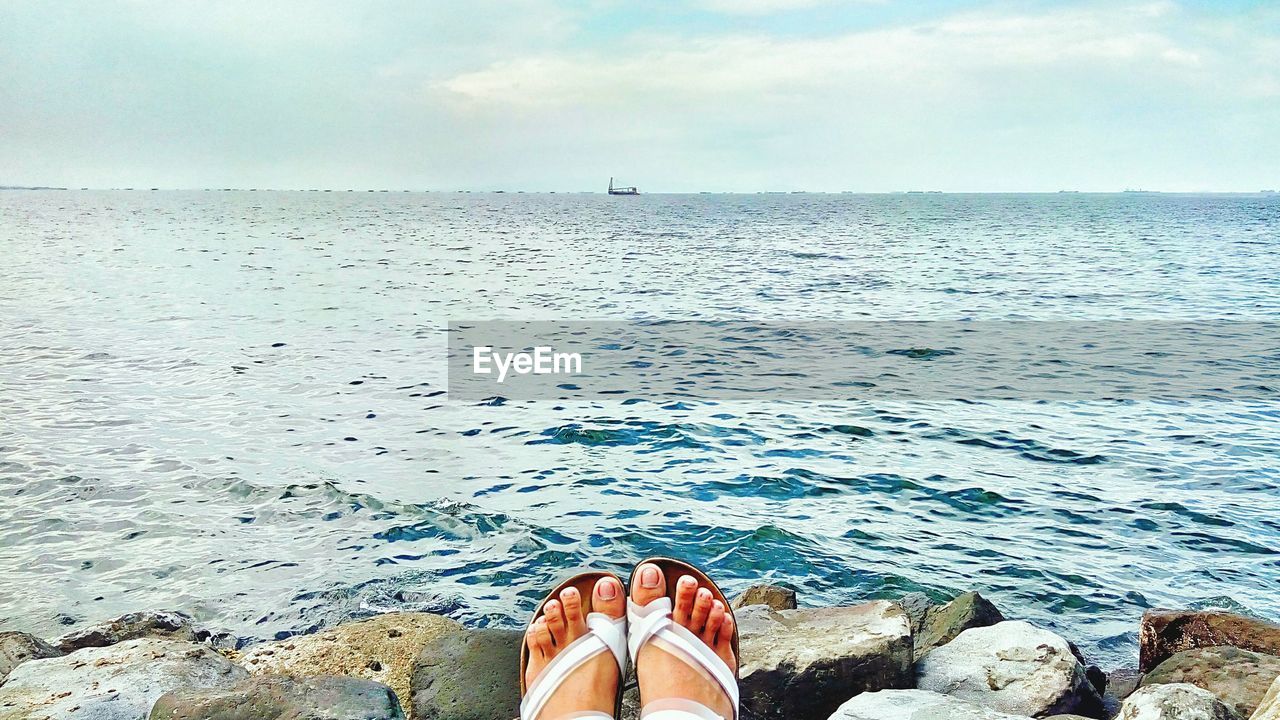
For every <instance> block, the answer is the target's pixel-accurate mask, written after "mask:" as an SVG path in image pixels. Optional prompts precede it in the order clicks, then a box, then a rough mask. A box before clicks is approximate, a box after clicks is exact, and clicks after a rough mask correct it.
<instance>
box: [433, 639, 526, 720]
mask: <svg viewBox="0 0 1280 720" xmlns="http://www.w3.org/2000/svg"><path fill="white" fill-rule="evenodd" d="M523 637H524V635H523V633H521V632H519V631H515V630H463V631H460V632H452V633H444V634H442V635H440V636H439V637H437V638H435V639H434V640H432V641H431V642H429V643H427V644H426V645H425V646H424V647H423V648H422V651H421V652H419V653H418V657H417V659H416V660H415V661H414V663H413V677H412V679H411V681H410V685H411V687H412V695H411V696H410V697H411V698H412V700H411V702H412V712H411V714H412V715H413V717H414V718H416V720H437V719H441V720H444V719H447V720H495V719H498V718H513V717H516V716H517V715H519V714H520V671H519V668H520V643H521V641H522V639H523Z"/></svg>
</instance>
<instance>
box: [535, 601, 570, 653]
mask: <svg viewBox="0 0 1280 720" xmlns="http://www.w3.org/2000/svg"><path fill="white" fill-rule="evenodd" d="M542 613H543V615H542V617H544V618H545V619H546V621H547V630H548V631H550V633H551V639H552V640H553V641H555V644H556V647H564V646H565V645H566V644H568V631H569V629H568V627H566V626H565V622H564V608H563V607H561V606H560V601H559V600H549V601H547V604H546V606H545V607H543V609H542Z"/></svg>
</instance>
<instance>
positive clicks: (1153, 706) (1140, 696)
mask: <svg viewBox="0 0 1280 720" xmlns="http://www.w3.org/2000/svg"><path fill="white" fill-rule="evenodd" d="M1117 720H1241V718H1240V715H1239V714H1237V713H1236V711H1235V710H1232V709H1231V708H1229V707H1227V706H1226V705H1223V704H1222V703H1220V702H1218V698H1216V697H1214V696H1213V693H1211V692H1209V691H1208V690H1201V689H1200V688H1198V687H1196V686H1195V685H1188V684H1185V683H1183V684H1177V685H1149V686H1147V687H1144V688H1139V689H1138V691H1137V692H1135V693H1134V694H1132V695H1130V696H1129V699H1128V700H1125V701H1124V706H1123V707H1122V708H1120V715H1119V716H1118V717H1117Z"/></svg>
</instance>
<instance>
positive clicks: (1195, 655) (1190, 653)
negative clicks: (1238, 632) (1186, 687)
mask: <svg viewBox="0 0 1280 720" xmlns="http://www.w3.org/2000/svg"><path fill="white" fill-rule="evenodd" d="M1277 677H1280V657H1276V656H1275V655H1264V654H1262V653H1254V652H1249V651H1248V650H1241V649H1239V648H1233V647H1215V648H1199V649H1196V650H1186V651H1184V652H1180V653H1175V654H1174V655H1173V656H1172V657H1170V658H1169V659H1168V660H1165V661H1164V662H1162V663H1160V664H1159V665H1158V666H1156V668H1155V669H1154V670H1152V671H1151V672H1149V673H1147V675H1146V677H1144V678H1143V679H1142V685H1143V687H1146V686H1149V685H1170V684H1176V683H1190V684H1192V685H1195V686H1196V687H1198V688H1202V689H1204V690H1208V691H1209V692H1211V693H1213V694H1214V695H1215V696H1216V697H1217V698H1218V699H1219V700H1221V701H1222V702H1223V703H1225V704H1227V705H1228V706H1230V707H1231V708H1233V709H1234V710H1235V711H1236V712H1238V713H1240V714H1241V715H1242V716H1244V717H1248V716H1250V715H1252V714H1253V711H1254V710H1257V709H1258V706H1259V705H1261V704H1262V698H1263V696H1265V695H1266V694H1267V691H1268V690H1269V689H1270V688H1271V684H1272V683H1273V682H1274V681H1275V679H1276V678H1277Z"/></svg>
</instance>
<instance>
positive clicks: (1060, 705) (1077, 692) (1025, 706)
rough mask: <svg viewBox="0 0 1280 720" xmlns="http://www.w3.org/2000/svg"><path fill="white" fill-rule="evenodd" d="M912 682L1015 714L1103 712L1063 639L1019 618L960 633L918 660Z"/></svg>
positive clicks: (1083, 670) (1081, 668)
mask: <svg viewBox="0 0 1280 720" xmlns="http://www.w3.org/2000/svg"><path fill="white" fill-rule="evenodd" d="M916 684H917V687H919V688H920V689H921V690H931V691H934V692H939V693H942V694H945V695H954V696H956V697H959V698H962V699H964V700H968V701H970V702H974V703H976V704H979V705H982V706H985V707H990V708H992V709H995V710H999V711H1000V712H1005V713H1009V714H1013V715H1029V716H1033V717H1045V716H1048V715H1056V714H1067V713H1075V714H1080V715H1088V716H1097V715H1100V714H1101V712H1102V698H1101V697H1099V695H1098V692H1097V691H1096V690H1095V689H1094V688H1093V686H1092V685H1091V684H1090V683H1089V680H1088V678H1087V677H1086V676H1085V668H1084V666H1082V665H1081V664H1080V662H1079V661H1078V660H1077V659H1076V657H1075V655H1073V654H1072V652H1071V648H1070V646H1069V645H1068V644H1067V641H1066V640H1063V639H1062V638H1061V637H1058V636H1057V635H1055V634H1053V633H1051V632H1049V631H1048V630H1042V629H1040V628H1037V627H1035V626H1033V625H1031V624H1029V623H1026V622H1021V621H1006V622H1002V623H999V624H997V625H993V626H991V627H983V628H974V629H971V630H966V631H964V632H963V633H960V635H959V636H958V637H957V638H956V639H955V640H953V641H951V642H950V643H948V644H946V645H944V646H942V647H940V648H937V649H936V650H934V651H933V652H932V653H930V654H929V655H928V656H927V657H926V658H925V659H924V660H922V661H921V662H920V663H919V664H917V666H916Z"/></svg>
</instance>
